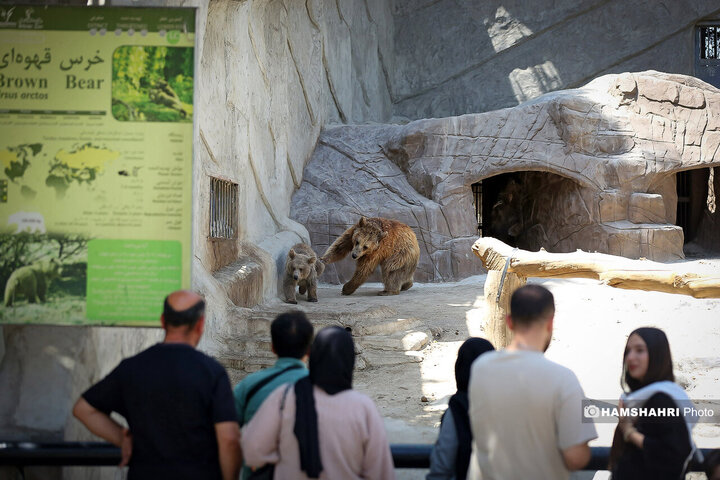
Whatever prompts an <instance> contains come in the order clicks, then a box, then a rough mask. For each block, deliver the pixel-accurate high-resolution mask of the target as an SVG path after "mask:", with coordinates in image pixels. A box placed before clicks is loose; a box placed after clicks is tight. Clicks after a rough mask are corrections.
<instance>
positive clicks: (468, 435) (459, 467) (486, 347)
mask: <svg viewBox="0 0 720 480" xmlns="http://www.w3.org/2000/svg"><path fill="white" fill-rule="evenodd" d="M492 350H495V347H493V345H492V343H490V342H488V341H487V340H485V339H484V338H468V339H467V340H465V342H464V343H463V344H462V345H461V346H460V350H458V357H457V360H456V361H455V383H457V393H456V394H455V395H453V396H452V397H450V402H449V403H448V408H449V409H450V410H451V411H452V415H453V420H454V422H455V431H456V432H457V437H458V451H457V456H456V457H455V478H456V479H457V480H465V478H467V471H468V466H469V465H470V454H471V451H472V432H471V430H470V415H469V414H468V410H469V402H468V391H467V390H468V384H469V383H470V367H471V366H472V363H473V362H474V361H475V359H476V358H477V357H479V356H480V355H482V354H483V353H485V352H489V351H492Z"/></svg>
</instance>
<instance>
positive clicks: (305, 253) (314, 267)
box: [283, 243, 325, 303]
mask: <svg viewBox="0 0 720 480" xmlns="http://www.w3.org/2000/svg"><path fill="white" fill-rule="evenodd" d="M323 271H325V265H324V264H323V263H322V262H321V261H320V260H318V259H317V256H316V255H315V252H313V249H312V248H310V245H307V244H305V243H298V244H297V245H295V246H293V247H292V248H291V249H290V251H289V252H288V256H287V260H286V261H285V277H284V279H283V292H284V293H285V301H286V302H287V303H297V300H295V287H299V292H300V295H303V294H305V292H306V291H307V297H308V302H317V301H318V299H317V278H318V277H319V276H320V275H322V273H323Z"/></svg>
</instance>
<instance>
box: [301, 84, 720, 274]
mask: <svg viewBox="0 0 720 480" xmlns="http://www.w3.org/2000/svg"><path fill="white" fill-rule="evenodd" d="M719 107H720V90H718V89H716V88H714V87H712V86H710V85H708V84H706V83H704V82H701V81H699V80H697V79H695V78H693V77H687V76H683V75H670V74H664V73H659V72H654V71H649V72H641V73H625V74H621V75H606V76H604V77H601V78H598V79H596V80H594V81H593V82H591V83H589V84H588V85H586V86H584V87H583V88H580V89H576V90H564V91H558V92H554V93H550V94H546V95H543V96H542V97H539V98H537V99H535V100H533V101H529V102H526V103H523V104H522V105H519V106H517V107H514V108H508V109H503V110H498V111H494V112H487V113H482V114H468V115H462V116H459V117H449V118H439V119H426V120H418V121H415V122H412V123H409V124H407V125H404V126H398V125H388V126H384V127H378V126H373V127H368V126H344V127H337V128H334V129H329V130H327V131H326V132H325V133H324V134H323V136H322V137H321V139H320V142H319V145H318V148H317V149H316V151H315V154H314V156H313V159H312V160H311V162H310V163H309V164H308V166H307V167H306V171H305V180H304V182H303V185H302V186H301V188H300V189H299V190H298V192H297V193H296V194H295V196H294V197H293V206H292V212H291V213H292V216H293V218H296V219H297V220H298V221H299V222H301V223H303V224H304V225H306V226H307V227H308V230H309V231H310V236H311V239H312V240H313V246H314V247H315V248H316V250H317V251H318V253H322V251H323V250H324V248H325V247H326V246H327V245H328V244H329V243H331V242H332V241H333V240H334V239H335V238H336V237H337V235H338V234H339V233H341V232H342V231H343V230H344V229H345V228H347V227H348V226H350V225H352V224H353V223H354V222H355V221H356V220H357V219H358V218H359V216H360V215H370V216H385V217H390V218H395V219H398V220H401V221H404V222H405V223H408V224H409V225H410V226H411V227H413V228H414V229H415V231H416V234H417V235H418V239H419V241H420V243H421V259H420V268H419V272H418V279H419V280H421V281H422V280H447V279H450V278H459V277H461V276H463V275H467V274H469V273H472V272H473V270H474V269H476V268H478V267H476V266H473V264H472V260H470V261H465V259H464V257H462V253H463V252H464V250H463V249H462V248H460V249H453V248H452V247H453V246H460V245H464V243H463V242H466V241H468V239H470V238H473V237H475V236H476V233H475V232H476V227H477V222H476V218H475V215H474V213H475V210H474V205H473V201H474V198H473V194H472V190H471V185H473V184H474V183H476V182H478V181H481V180H483V179H491V178H492V177H494V176H497V175H501V174H510V173H514V172H526V173H523V174H521V175H517V177H516V178H517V183H518V186H516V187H514V188H515V189H516V192H515V193H516V195H514V197H515V198H514V200H513V201H512V202H511V203H510V205H509V206H508V207H507V208H505V207H504V206H502V205H501V203H502V202H498V203H497V205H496V207H497V208H501V209H504V211H491V212H484V215H485V214H487V215H489V216H490V219H491V220H492V218H493V217H494V216H496V217H498V220H496V221H495V222H494V223H495V224H496V225H502V224H505V225H506V226H505V229H506V230H507V233H508V235H509V236H511V237H513V238H514V239H515V242H514V243H515V244H520V246H525V247H527V248H539V247H544V248H545V249H547V250H549V251H554V252H568V251H573V250H575V249H577V248H581V249H583V250H587V251H597V252H602V253H610V254H615V255H622V256H626V257H630V258H638V257H645V258H648V259H651V260H658V261H667V260H675V259H679V258H683V232H682V229H681V228H680V227H678V226H675V225H674V222H675V209H676V205H677V194H676V190H675V183H674V182H675V174H676V173H677V172H679V171H683V170H690V169H698V168H706V167H710V166H713V165H718V164H720V155H718V150H719V149H720V147H719V146H718V145H720V111H718V108H719ZM527 172H531V173H527ZM548 174H551V175H548ZM509 193H510V192H507V191H506V192H505V193H504V195H506V196H508V197H509V196H510V194H509ZM318 205H322V206H323V208H318ZM508 218H512V219H513V220H512V221H508ZM503 222H504V223H503ZM460 265H462V266H463V268H464V271H463V272H462V273H460V269H459V266H460ZM326 272H327V273H325V274H324V275H323V277H321V278H322V279H323V280H326V281H333V282H343V281H346V280H347V279H348V278H349V276H350V275H352V272H353V265H352V262H350V261H347V262H345V263H338V264H333V265H331V268H328V269H327V270H326Z"/></svg>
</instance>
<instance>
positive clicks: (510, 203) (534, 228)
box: [482, 171, 592, 252]
mask: <svg viewBox="0 0 720 480" xmlns="http://www.w3.org/2000/svg"><path fill="white" fill-rule="evenodd" d="M588 195H589V193H588V192H587V191H585V190H584V189H582V188H581V187H580V185H579V184H577V183H576V182H575V181H573V180H571V179H569V178H565V177H562V176H560V175H556V174H553V173H546V172H533V171H528V172H513V173H504V174H500V175H495V176H493V177H489V178H486V179H483V197H482V205H483V206H482V208H483V211H484V212H489V213H486V215H485V218H484V223H483V228H484V230H485V232H486V236H490V237H495V238H497V239H500V240H502V241H503V242H505V243H507V244H508V245H512V246H514V247H518V248H522V249H525V250H538V249H540V248H545V249H546V250H548V251H553V252H569V251H573V250H574V249H575V248H577V247H575V242H574V241H573V240H572V237H573V236H574V235H576V234H578V233H580V232H581V231H582V230H583V229H585V228H586V227H587V226H589V225H590V224H591V223H592V218H591V215H590V211H589V209H588V208H587V206H586V205H587V204H588V203H589V199H588V198H585V197H587V196H588Z"/></svg>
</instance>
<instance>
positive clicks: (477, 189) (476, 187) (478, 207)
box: [471, 182, 483, 237]
mask: <svg viewBox="0 0 720 480" xmlns="http://www.w3.org/2000/svg"><path fill="white" fill-rule="evenodd" d="M471 188H472V193H473V203H474V204H475V218H476V219H477V233H478V236H480V237H482V236H483V210H482V204H483V202H482V182H477V183H473V184H472V186H471Z"/></svg>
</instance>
